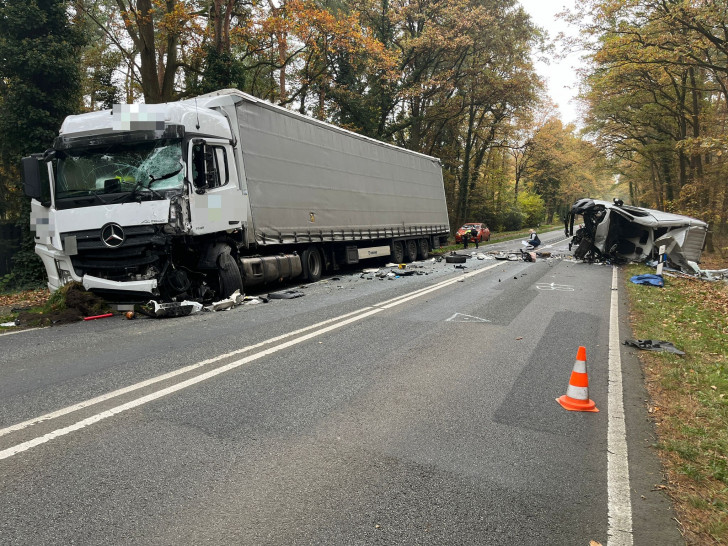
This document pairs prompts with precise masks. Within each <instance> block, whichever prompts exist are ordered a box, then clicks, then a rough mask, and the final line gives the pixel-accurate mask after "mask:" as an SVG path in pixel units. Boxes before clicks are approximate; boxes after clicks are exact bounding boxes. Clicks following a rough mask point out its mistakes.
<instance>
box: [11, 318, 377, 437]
mask: <svg viewBox="0 0 728 546" xmlns="http://www.w3.org/2000/svg"><path fill="white" fill-rule="evenodd" d="M370 309H372V308H371V307H364V308H362V309H358V310H356V311H352V312H351V313H347V314H345V315H341V316H338V317H336V318H332V319H328V320H324V321H322V322H319V323H317V324H312V325H311V326H306V327H305V328H301V329H299V330H295V331H293V332H289V333H287V334H283V335H280V336H276V337H272V338H270V339H267V340H265V341H261V342H260V343H256V344H255V345H249V346H248V347H243V348H242V349H237V350H235V351H231V352H229V353H225V354H222V355H219V356H216V357H213V358H208V359H207V360H203V361H201V362H197V363H196V364H191V365H189V366H185V367H184V368H180V369H178V370H175V371H173V372H169V373H166V374H163V375H159V376H157V377H152V378H151V379H147V380H145V381H141V382H139V383H135V384H134V385H130V386H128V387H124V388H122V389H118V390H115V391H112V392H109V393H106V394H103V395H101V396H97V397H96V398H91V399H90V400H85V401H83V402H79V403H78V404H74V405H72V406H68V407H65V408H62V409H59V410H57V411H54V412H51V413H46V414H45V415H41V416H40V417H35V418H33V419H29V420H28V421H23V422H22V423H18V424H16V425H12V426H9V427H7V428H4V429H0V436H4V435H5V434H9V433H11V432H15V431H17V430H22V429H24V428H27V427H29V426H32V425H35V424H38V423H41V422H43V421H50V420H51V419H56V418H58V417H62V416H63V415H68V414H69V413H73V412H74V411H78V410H81V409H83V408H88V407H89V406H93V405H95V404H100V403H102V402H106V401H107V400H111V399H112V398H116V397H118V396H122V395H124V394H127V393H130V392H134V391H136V390H139V389H143V388H144V387H148V386H149V385H154V384H155V383H159V382H160V381H166V380H167V379H171V378H173V377H176V376H178V375H182V374H185V373H187V372H191V371H192V370H196V369H197V368H201V367H202V366H207V365H208V364H214V363H215V362H219V361H220V360H224V359H226V358H230V357H231V356H235V355H238V354H242V353H245V352H247V351H252V350H253V349H259V348H260V347H263V346H265V345H269V344H271V343H275V342H277V341H282V340H284V339H286V338H289V337H292V336H296V335H298V334H302V333H303V332H307V331H309V330H312V329H314V328H318V327H320V326H324V325H326V324H329V323H331V322H335V321H337V320H341V319H345V318H348V317H350V316H352V315H356V314H357V313H362V312H364V311H368V310H370Z"/></svg>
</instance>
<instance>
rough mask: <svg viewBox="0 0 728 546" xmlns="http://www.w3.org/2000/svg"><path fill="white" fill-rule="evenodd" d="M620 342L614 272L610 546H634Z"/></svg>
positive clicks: (609, 434) (609, 394)
mask: <svg viewBox="0 0 728 546" xmlns="http://www.w3.org/2000/svg"><path fill="white" fill-rule="evenodd" d="M620 347H621V346H620V342H619V291H618V270H617V268H616V267H614V268H613V270H612V298H611V305H610V312H609V383H608V385H609V386H608V392H607V400H608V409H607V412H608V421H607V504H608V510H607V546H631V545H632V543H633V536H632V501H631V498H630V491H631V489H630V483H629V459H628V456H627V427H626V425H625V420H624V393H623V389H622V359H621V356H620Z"/></svg>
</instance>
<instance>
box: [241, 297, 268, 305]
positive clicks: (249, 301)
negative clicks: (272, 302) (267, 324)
mask: <svg viewBox="0 0 728 546" xmlns="http://www.w3.org/2000/svg"><path fill="white" fill-rule="evenodd" d="M260 303H268V298H266V297H265V296H245V297H244V298H243V305H258V304H260Z"/></svg>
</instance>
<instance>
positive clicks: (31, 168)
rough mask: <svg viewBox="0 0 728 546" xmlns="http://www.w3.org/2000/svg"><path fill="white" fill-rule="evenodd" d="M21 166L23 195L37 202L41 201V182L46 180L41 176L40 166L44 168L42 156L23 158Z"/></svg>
mask: <svg viewBox="0 0 728 546" xmlns="http://www.w3.org/2000/svg"><path fill="white" fill-rule="evenodd" d="M21 165H22V169H21V171H22V172H21V175H22V180H23V193H25V195H27V196H28V197H31V198H33V199H37V200H38V201H41V200H43V196H44V192H43V182H44V179H46V178H47V177H44V176H41V165H43V167H45V166H46V164H45V161H43V154H33V155H31V156H30V157H24V158H23V159H22V163H21ZM46 193H47V192H46Z"/></svg>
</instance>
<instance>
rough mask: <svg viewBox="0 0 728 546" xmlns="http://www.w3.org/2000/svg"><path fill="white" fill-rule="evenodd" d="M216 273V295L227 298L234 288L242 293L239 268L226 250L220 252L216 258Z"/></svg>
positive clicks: (241, 279)
mask: <svg viewBox="0 0 728 546" xmlns="http://www.w3.org/2000/svg"><path fill="white" fill-rule="evenodd" d="M217 274H218V278H219V281H220V290H219V293H218V296H220V297H221V298H227V297H229V296H231V295H232V294H233V293H234V292H235V291H236V290H240V293H241V294H242V293H243V278H242V277H241V276H240V268H239V267H238V264H237V263H236V262H235V258H233V257H232V256H231V255H230V254H228V253H227V252H224V253H222V254H220V256H219V257H218V258H217Z"/></svg>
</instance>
